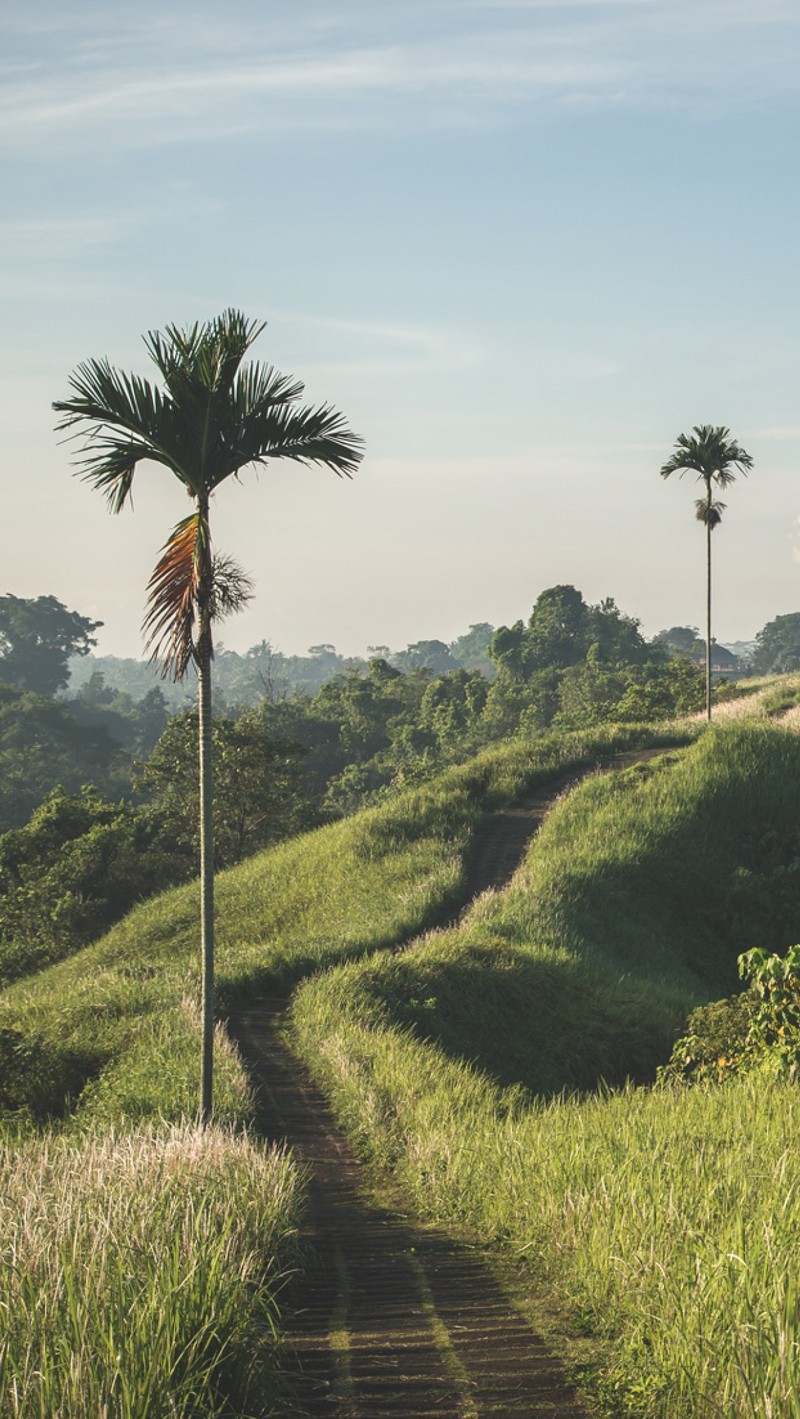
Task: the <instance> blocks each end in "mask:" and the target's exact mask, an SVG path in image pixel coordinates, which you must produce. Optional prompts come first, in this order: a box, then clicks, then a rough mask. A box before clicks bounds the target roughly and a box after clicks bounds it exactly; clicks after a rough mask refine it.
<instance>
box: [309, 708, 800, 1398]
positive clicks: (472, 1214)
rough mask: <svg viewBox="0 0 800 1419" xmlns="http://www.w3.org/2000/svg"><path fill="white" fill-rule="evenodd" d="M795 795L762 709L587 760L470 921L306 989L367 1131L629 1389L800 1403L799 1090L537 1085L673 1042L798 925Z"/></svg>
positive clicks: (791, 748)
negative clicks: (536, 1280)
mask: <svg viewBox="0 0 800 1419" xmlns="http://www.w3.org/2000/svg"><path fill="white" fill-rule="evenodd" d="M798 796H800V740H798V739H797V738H796V737H795V736H793V735H790V734H787V733H786V732H785V731H781V730H780V729H777V728H774V727H771V726H745V725H737V724H732V725H730V726H726V727H725V729H724V730H723V729H721V730H716V731H714V732H713V733H712V734H710V735H708V736H705V737H704V738H703V739H702V740H701V741H700V742H699V743H698V744H697V745H696V746H695V747H694V748H692V749H691V750H689V751H687V753H686V754H685V755H683V756H680V757H678V758H672V757H671V756H670V758H668V759H667V761H665V762H663V763H661V764H659V763H658V762H657V763H656V764H655V765H654V766H652V767H648V768H643V769H641V770H637V771H628V772H627V773H625V774H623V775H619V776H615V777H614V778H612V779H597V780H595V781H593V782H586V783H584V784H583V785H582V786H580V787H579V788H578V789H576V790H575V791H574V792H573V793H572V794H571V795H570V796H569V798H568V799H567V800H566V801H565V802H564V803H563V804H562V805H561V807H560V808H559V809H557V810H556V811H555V812H554V813H553V814H552V816H551V817H550V819H549V820H548V821H547V822H546V823H545V825H544V827H543V829H542V831H541V833H540V835H539V837H538V839H537V840H536V842H535V844H534V846H533V848H532V850H531V853H530V855H529V858H528V861H527V863H526V864H525V866H524V867H523V868H522V870H521V871H520V872H519V874H518V875H517V878H516V879H515V881H514V883H513V884H512V886H511V887H510V889H509V890H508V891H507V892H504V893H501V894H489V895H487V896H486V897H485V898H484V899H483V900H481V901H480V902H478V903H477V904H476V906H475V908H474V909H473V911H472V913H470V914H469V915H468V916H467V918H466V919H465V921H464V922H463V924H462V925H461V927H460V928H459V929H458V930H455V931H450V932H447V933H437V932H433V933H431V934H429V935H428V936H427V937H425V938H423V939H422V940H420V941H419V942H418V943H416V944H415V945H414V946H413V947H412V949H411V950H410V951H408V952H406V953H403V954H402V955H401V956H399V957H396V958H391V957H383V956H381V957H379V956H373V957H372V958H371V959H369V960H367V961H365V962H361V963H351V964H349V965H346V966H343V967H340V968H338V969H336V970H332V971H329V972H328V973H327V974H326V975H325V976H324V977H318V978H315V979H314V980H312V981H309V982H308V983H306V984H305V985H304V986H302V987H301V989H300V990H299V991H298V992H297V993H296V995H295V998H294V1003H293V1028H294V1031H295V1037H296V1040H297V1043H298V1047H299V1049H300V1051H301V1053H302V1054H303V1056H304V1057H305V1059H306V1060H307V1061H308V1062H309V1064H310V1065H311V1067H312V1069H313V1071H314V1072H315V1074H316V1075H317V1077H318V1078H319V1079H320V1081H321V1082H322V1083H323V1085H324V1086H325V1088H326V1089H327V1091H328V1092H329V1094H330V1095H331V1097H332V1099H333V1101H334V1104H335V1107H336V1109H337V1111H338V1113H339V1116H340V1118H341V1119H342V1121H343V1123H344V1124H345V1126H346V1127H347V1128H348V1130H349V1131H350V1132H351V1134H352V1135H353V1137H354V1138H355V1140H356V1141H357V1143H358V1145H359V1146H360V1148H361V1150H362V1152H364V1153H365V1154H366V1155H367V1156H369V1157H370V1158H372V1159H373V1160H374V1161H375V1162H376V1163H377V1164H378V1165H380V1166H381V1167H384V1168H389V1169H391V1170H393V1171H394V1173H395V1175H396V1176H397V1178H398V1179H399V1180H400V1182H401V1183H402V1185H403V1187H404V1188H405V1189H406V1191H407V1193H408V1194H410V1195H411V1196H412V1197H413V1199H414V1203H415V1206H416V1208H417V1209H418V1211H420V1212H421V1213H423V1214H424V1215H425V1216H427V1217H429V1218H432V1219H435V1220H437V1221H439V1222H440V1223H445V1224H446V1225H451V1226H458V1227H464V1226H466V1227H468V1228H470V1229H472V1230H473V1232H475V1233H476V1234H478V1235H479V1236H480V1237H481V1238H483V1239H485V1240H491V1241H492V1242H494V1243H495V1244H497V1245H498V1246H502V1247H505V1248H509V1249H511V1251H512V1252H513V1253H514V1254H516V1255H518V1256H522V1257H524V1258H526V1259H527V1261H528V1263H529V1264H530V1265H531V1267H532V1268H533V1269H534V1271H536V1272H537V1274H540V1275H546V1276H547V1277H548V1278H549V1284H551V1285H552V1286H554V1287H557V1288H558V1291H559V1294H560V1295H561V1297H562V1298H563V1297H566V1299H567V1300H568V1301H569V1303H570V1305H571V1308H572V1312H573V1316H574V1317H575V1318H576V1320H577V1322H578V1323H580V1324H582V1325H585V1326H587V1327H588V1328H591V1329H592V1330H594V1331H595V1332H598V1333H601V1334H604V1335H605V1336H606V1337H608V1338H609V1339H613V1348H612V1349H610V1350H609V1356H610V1360H609V1365H608V1366H607V1369H606V1374H605V1378H604V1380H603V1381H602V1384H601V1386H600V1388H601V1390H602V1392H603V1394H604V1397H605V1399H606V1401H607V1402H608V1404H609V1405H610V1406H611V1408H612V1410H614V1411H615V1412H625V1413H627V1414H640V1415H643V1416H648V1419H712V1417H713V1416H719V1419H797V1416H798V1415H800V1401H799V1400H798V1398H797V1396H798V1395H800V1286H799V1285H798V1282H797V1269H796V1256H797V1253H798V1243H800V1174H798V1172H797V1169H796V1167H795V1165H794V1160H795V1159H796V1158H797V1156H798V1144H800V1104H798V1102H797V1099H796V1096H795V1093H794V1092H793V1091H792V1089H791V1087H788V1086H784V1085H781V1084H775V1083H768V1082H766V1081H758V1080H755V1079H750V1080H743V1081H740V1082H738V1083H737V1084H736V1086H735V1087H731V1088H730V1089H729V1090H723V1091H718V1090H713V1089H705V1090H700V1089H698V1090H697V1091H695V1092H690V1091H686V1090H679V1091H676V1092H669V1091H666V1090H659V1091H654V1092H651V1091H647V1090H634V1089H627V1090H624V1091H623V1092H621V1093H619V1094H609V1093H608V1091H601V1092H600V1093H598V1094H596V1095H594V1096H592V1097H588V1098H587V1097H584V1098H583V1099H581V1098H578V1097H575V1098H572V1099H568V1098H565V1097H564V1096H561V1097H558V1096H557V1095H556V1096H555V1097H553V1098H552V1100H551V1102H549V1103H548V1102H547V1101H546V1100H545V1099H544V1098H543V1097H541V1095H544V1094H547V1093H551V1094H554V1093H555V1091H556V1090H557V1089H558V1088H559V1087H560V1086H563V1085H564V1084H567V1085H571V1086H574V1085H575V1084H576V1083H577V1084H578V1085H581V1086H582V1087H586V1086H587V1084H588V1083H590V1082H591V1081H592V1079H594V1080H595V1081H596V1080H597V1078H598V1076H599V1075H602V1074H604V1073H605V1074H606V1075H607V1076H608V1074H613V1072H614V1068H617V1069H618V1073H619V1077H621V1078H622V1077H624V1074H625V1072H626V1070H628V1069H631V1068H634V1069H637V1068H640V1067H643V1066H645V1065H647V1064H648V1062H649V1064H651V1065H652V1064H653V1063H655V1062H658V1059H659V1058H661V1059H663V1058H666V1055H667V1054H668V1052H669V1047H670V1044H671V1039H672V1035H671V1033H670V1031H671V1030H672V1031H674V1030H676V1029H677V1028H679V1026H680V1023H681V1021H682V1018H683V1014H684V1012H685V1010H686V1009H688V1008H689V1007H690V1006H691V1005H692V1004H693V1003H694V1001H695V1000H696V999H697V998H699V997H702V996H707V995H708V994H709V993H716V994H719V993H721V992H722V991H723V990H727V989H729V988H730V986H729V981H730V979H731V977H732V975H733V972H734V966H735V959H736V955H737V954H738V953H739V952H740V951H741V950H743V949H745V948H746V947H748V946H750V945H755V944H762V943H766V944H771V945H779V944H781V940H782V939H787V938H791V934H792V933H796V922H797V915H796V913H797V901H798V897H797V888H796V886H795V883H796V882H797V880H798V877H797V875H796V870H795V869H796V867H798V866H800V837H799V836H798V831H797V828H796V825H795V824H796V814H795V805H796V803H797V801H798ZM670 1020H671V1021H672V1024H671V1025H670ZM576 1060H577V1061H578V1062H579V1067H580V1069H581V1070H582V1071H583V1078H578V1079H576V1075H575V1071H576ZM609 1066H613V1067H612V1068H609ZM521 1084H522V1085H524V1086H525V1087H523V1088H521V1087H520V1085H521ZM531 1090H535V1091H537V1093H538V1094H539V1095H540V1097H538V1098H537V1097H534V1096H533V1094H532V1093H531V1092H530V1091H531Z"/></svg>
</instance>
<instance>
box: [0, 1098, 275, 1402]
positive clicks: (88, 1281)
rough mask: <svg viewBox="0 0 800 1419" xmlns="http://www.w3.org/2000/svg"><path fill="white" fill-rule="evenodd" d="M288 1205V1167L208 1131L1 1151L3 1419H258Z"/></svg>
mask: <svg viewBox="0 0 800 1419" xmlns="http://www.w3.org/2000/svg"><path fill="white" fill-rule="evenodd" d="M232 1199H235V1209H234V1208H232V1207H231V1200H232ZM297 1206H298V1177H297V1172H296V1169H295V1168H294V1166H293V1165H292V1164H291V1163H290V1162H289V1161H288V1159H287V1158H286V1157H285V1156H283V1155H282V1154H281V1153H279V1152H278V1151H276V1150H274V1149H271V1150H266V1149H263V1148H261V1147H258V1146H257V1145H255V1144H254V1143H252V1142H251V1141H250V1140H248V1139H247V1138H246V1137H244V1136H241V1135H240V1136H238V1137H237V1136H235V1135H234V1134H233V1133H231V1132H230V1131H227V1130H223V1129H219V1128H216V1129H210V1130H208V1131H205V1132H202V1131H200V1130H199V1129H198V1128H197V1127H196V1126H194V1125H176V1126H173V1127H169V1128H161V1129H158V1128H154V1127H147V1128H142V1129H139V1130H137V1131H135V1132H133V1133H129V1134H127V1135H115V1134H114V1133H107V1134H104V1135H103V1136H98V1137H95V1138H91V1137H88V1138H86V1139H84V1140H82V1141H81V1142H71V1141H69V1140H67V1139H66V1138H64V1137H58V1136H55V1135H52V1134H49V1135H45V1136H43V1137H41V1138H39V1139H35V1140H34V1139H31V1140H28V1141H27V1142H23V1143H22V1144H20V1145H17V1146H16V1147H14V1146H5V1147H3V1148H1V1149H0V1238H2V1241H1V1242H0V1312H2V1313H3V1316H4V1324H3V1327H2V1330H1V1331H0V1413H2V1414H3V1416H8V1419H12V1416H13V1419H23V1417H24V1419H54V1416H58V1419H98V1416H111V1415H113V1416H114V1419H144V1416H145V1415H147V1419H161V1416H164V1419H166V1416H170V1419H176V1416H186V1419H188V1416H190V1415H192V1416H194V1415H198V1414H202V1415H206V1416H211V1415H223V1414H230V1413H235V1414H237V1415H245V1414H251V1413H254V1412H261V1409H260V1408H259V1405H260V1404H261V1403H262V1402H263V1400H264V1399H265V1398H266V1397H268V1394H269V1390H270V1387H271V1385H272V1383H273V1381H272V1379H271V1376H270V1348H271V1347H270V1345H269V1340H270V1337H271V1335H272V1331H273V1328H274V1319H275V1295H276V1291H277V1289H278V1286H279V1283H280V1280H281V1275H282V1273H283V1272H284V1271H285V1269H286V1267H287V1265H288V1264H289V1262H290V1259H291V1254H292V1248H293V1229H294V1225H295V1219H296V1212H297Z"/></svg>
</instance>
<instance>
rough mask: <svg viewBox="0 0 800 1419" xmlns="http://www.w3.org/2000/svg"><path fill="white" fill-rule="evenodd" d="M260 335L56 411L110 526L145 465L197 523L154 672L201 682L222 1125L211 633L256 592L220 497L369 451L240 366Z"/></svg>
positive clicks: (182, 345)
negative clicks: (216, 516) (216, 523)
mask: <svg viewBox="0 0 800 1419" xmlns="http://www.w3.org/2000/svg"><path fill="white" fill-rule="evenodd" d="M263 329H264V323H262V322H257V321H253V320H249V319H247V318H246V317H245V316H244V315H243V314H242V313H241V312H240V311H237V310H227V311H225V312H224V313H223V314H222V315H220V316H217V317H216V318H215V319H213V320H209V321H207V322H205V323H204V324H195V325H192V326H190V327H189V328H187V329H179V328H178V327H177V326H174V325H170V326H167V328H166V330H165V331H164V332H163V333H161V332H158V331H151V332H150V334H149V335H146V336H145V346H146V348H147V351H148V354H149V355H150V358H151V359H152V361H153V363H154V364H155V366H156V368H157V370H158V372H159V374H160V376H161V380H162V385H161V386H160V387H157V386H154V385H152V384H150V383H149V381H148V380H146V379H143V378H141V377H140V376H139V375H136V374H123V373H121V372H119V371H118V370H116V369H114V368H113V367H112V366H111V365H110V364H109V362H108V360H106V359H101V360H95V359H92V360H87V361H85V362H84V363H83V364H81V365H79V366H78V368H77V369H76V370H75V371H74V373H73V374H72V375H70V378H69V384H70V386H71V390H72V394H71V397H70V398H69V399H62V400H58V401H57V402H55V403H54V404H53V408H54V409H55V410H56V412H57V413H58V414H60V415H61V418H60V420H59V422H58V425H57V427H58V428H59V429H70V430H73V435H74V436H76V437H82V438H83V442H82V444H81V447H80V450H79V453H78V455H77V458H76V462H77V464H78V466H79V468H80V469H81V471H82V475H83V476H84V477H85V479H86V480H87V481H88V482H89V483H91V484H92V486H93V487H95V488H97V489H98V490H99V491H100V492H102V493H103V494H104V495H105V497H106V498H107V500H108V503H109V507H110V509H111V511H112V512H121V511H122V509H123V508H124V507H125V505H126V504H127V502H128V501H129V499H130V498H131V495H132V489H133V477H134V473H135V471H136V468H137V466H138V464H139V463H140V462H145V461H150V462H154V463H160V464H161V465H162V466H163V467H164V468H166V469H168V470H169V472H170V473H172V474H174V476H175V477H176V478H177V479H178V481H179V482H180V483H182V485H183V487H184V489H185V491H186V492H187V493H188V494H189V497H190V498H191V500H192V504H193V507H192V511H191V513H190V514H189V515H188V517H184V518H182V519H181V520H180V522H178V524H177V526H176V527H175V528H174V529H173V531H172V532H171V533H170V536H169V538H168V540H167V542H166V543H165V545H164V547H163V548H162V550H161V554H160V556H159V559H158V562H157V563H156V566H155V569H154V571H153V574H152V576H151V578H150V581H149V583H148V598H147V611H146V616H145V620H144V625H143V631H144V633H145V634H146V636H147V644H148V649H149V650H150V652H151V659H152V660H153V661H155V662H157V663H159V664H160V665H161V667H162V672H163V673H164V674H165V675H167V674H170V673H171V674H172V675H173V676H174V678H175V679H176V680H179V679H182V677H183V676H184V675H185V674H186V672H187V670H188V669H189V666H190V665H192V664H193V665H194V666H195V667H196V670H197V682H198V710H199V716H198V717H199V726H200V729H199V774H200V883H201V893H200V896H201V948H202V972H201V974H202V1058H201V1083H200V1117H201V1120H202V1121H203V1123H207V1122H208V1121H209V1119H210V1117H211V1111H212V1084H213V1041H214V844H213V829H212V818H211V804H212V763H211V661H212V657H213V625H214V622H215V621H216V620H217V619H219V618H220V617H222V616H224V615H226V614H227V613H229V612H231V611H236V610H237V609H239V608H240V607H241V606H242V605H243V604H244V602H245V601H246V600H247V599H248V597H249V595H250V583H249V581H248V579H247V577H246V576H245V575H244V573H243V572H242V571H241V569H240V568H239V567H238V566H237V565H236V563H235V562H233V561H231V559H230V558H229V557H225V556H221V555H219V554H215V553H214V551H213V549H212V543H211V527H210V504H211V497H212V494H213V493H214V492H215V491H216V489H217V488H218V487H219V486H220V484H221V483H224V482H225V480H226V479H227V478H230V477H231V476H233V475H238V474H239V473H240V472H241V470H242V469H243V468H246V467H248V466H249V465H259V464H265V463H267V462H268V461H269V460H270V459H273V458H289V459H294V460H296V461H297V462H299V463H305V464H322V465H323V466H324V467H326V468H330V469H332V470H333V472H334V473H336V474H338V475H339V476H340V477H341V476H345V477H350V476H351V475H352V474H353V473H354V472H355V470H356V468H357V466H358V464H359V462H360V460H361V457H362V453H363V445H362V440H361V439H360V438H358V436H357V435H355V434H353V433H352V432H351V431H350V429H349V428H348V427H347V424H346V422H345V420H344V418H343V416H342V415H341V414H339V413H337V411H336V410H335V409H332V408H330V407H329V406H328V405H322V406H320V407H318V408H308V407H302V406H300V407H298V401H299V400H300V398H301V396H302V394H303V385H302V384H301V383H300V382H299V381H297V380H293V379H290V378H287V377H286V376H285V375H282V374H280V373H278V372H277V371H276V370H275V369H273V368H272V367H271V366H269V365H263V364H258V363H256V362H250V363H244V358H245V355H246V354H247V352H248V350H249V349H250V347H251V345H252V344H253V342H254V341H255V340H256V339H257V337H258V336H259V335H260V334H261V332H262V330H263Z"/></svg>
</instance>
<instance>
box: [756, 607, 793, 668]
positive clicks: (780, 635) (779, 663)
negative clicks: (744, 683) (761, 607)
mask: <svg viewBox="0 0 800 1419" xmlns="http://www.w3.org/2000/svg"><path fill="white" fill-rule="evenodd" d="M751 663H752V667H753V669H754V670H755V671H756V672H757V673H758V674H760V675H775V674H779V675H783V674H786V673H788V672H790V671H793V670H800V611H791V612H790V613H789V614H788V615H787V616H776V617H775V619H774V621H768V622H767V624H766V626H764V627H763V629H762V630H760V631H759V633H758V635H757V636H756V641H755V646H754V649H753V653H752V656H751Z"/></svg>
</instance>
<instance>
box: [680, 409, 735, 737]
mask: <svg viewBox="0 0 800 1419" xmlns="http://www.w3.org/2000/svg"><path fill="white" fill-rule="evenodd" d="M752 466H753V460H752V458H751V456H750V454H749V453H746V452H745V450H744V449H743V448H741V447H740V446H739V444H738V443H736V441H735V439H732V438H731V437H730V429H726V428H722V427H716V428H715V427H713V426H712V425H711V424H701V425H697V424H696V425H695V427H694V428H693V429H692V432H691V434H679V436H678V438H677V439H676V441H675V451H674V453H673V454H672V457H671V458H669V459H667V462H666V463H665V464H664V465H663V466H662V468H661V477H662V478H669V477H671V475H672V474H673V473H679V474H680V475H681V477H683V475H684V473H695V474H696V475H697V477H698V479H700V480H701V481H702V482H703V483H704V484H705V493H704V495H703V497H701V498H698V499H697V500H696V502H695V516H696V517H697V520H698V522H702V523H703V526H704V527H705V529H706V717H707V718H708V719H710V718H711V534H712V532H713V531H714V528H715V527H719V524H720V522H721V521H722V514H723V512H724V511H725V503H722V502H720V501H719V500H718V499H717V498H716V497H715V493H716V492H717V490H719V489H722V490H723V491H724V490H725V488H729V487H730V485H731V483H735V481H736V473H735V472H734V469H735V470H737V471H738V472H739V473H742V474H744V475H745V476H746V475H747V473H748V471H749V469H751V468H752Z"/></svg>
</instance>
